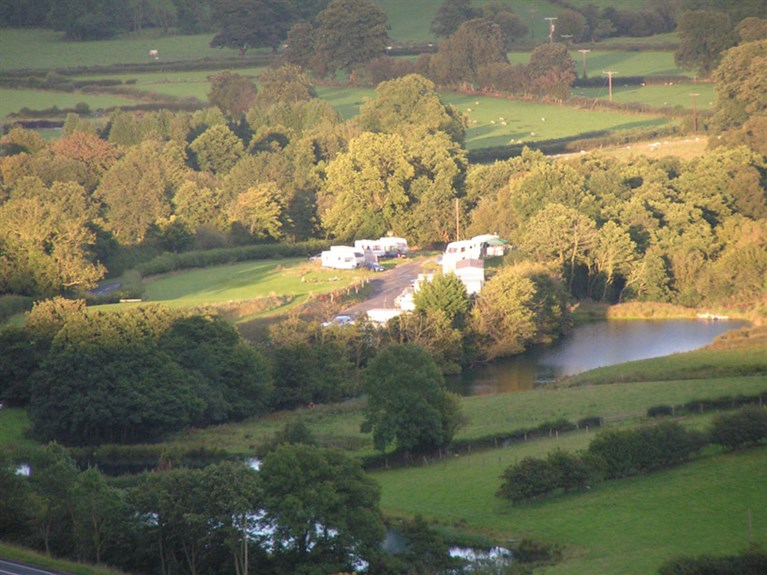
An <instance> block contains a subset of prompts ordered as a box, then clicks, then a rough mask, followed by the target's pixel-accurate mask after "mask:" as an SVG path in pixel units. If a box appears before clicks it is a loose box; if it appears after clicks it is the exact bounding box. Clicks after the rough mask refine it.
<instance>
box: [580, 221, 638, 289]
mask: <svg viewBox="0 0 767 575" xmlns="http://www.w3.org/2000/svg"><path fill="white" fill-rule="evenodd" d="M636 250H637V247H636V244H635V243H634V241H633V240H632V239H631V236H630V235H629V234H628V232H626V231H625V230H623V229H621V228H620V226H618V224H616V223H615V222H612V221H610V222H607V223H605V225H603V226H602V227H601V228H600V229H599V231H598V232H597V238H596V242H595V244H594V247H593V248H592V251H591V253H592V256H593V258H594V266H595V268H596V271H597V273H598V274H601V275H602V276H603V278H602V279H603V281H604V289H603V291H602V299H603V300H605V299H606V298H607V294H608V290H609V289H610V287H611V286H612V285H613V282H614V281H615V278H616V275H617V274H621V275H623V276H624V277H625V276H626V275H628V273H629V271H630V269H631V265H632V263H633V262H634V261H635V260H636V257H637V254H636Z"/></svg>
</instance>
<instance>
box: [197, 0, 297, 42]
mask: <svg viewBox="0 0 767 575" xmlns="http://www.w3.org/2000/svg"><path fill="white" fill-rule="evenodd" d="M211 10H212V12H213V18H214V19H215V20H216V21H217V22H218V23H219V25H220V26H221V32H219V33H218V34H216V35H215V36H214V37H213V39H212V40H211V41H210V46H211V48H234V49H238V50H239V51H240V55H243V54H245V52H246V51H247V50H248V49H249V48H272V49H273V50H276V49H277V47H278V46H279V45H280V43H281V42H282V41H283V40H284V39H285V37H286V35H287V33H288V29H289V28H290V25H291V23H292V19H291V10H290V5H289V2H288V1H287V0H214V1H212V2H211Z"/></svg>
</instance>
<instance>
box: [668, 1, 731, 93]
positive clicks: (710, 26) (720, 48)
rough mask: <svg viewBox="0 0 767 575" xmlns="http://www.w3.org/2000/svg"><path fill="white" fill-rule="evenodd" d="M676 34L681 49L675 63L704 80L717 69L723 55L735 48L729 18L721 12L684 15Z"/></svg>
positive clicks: (677, 53) (675, 57)
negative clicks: (693, 71)
mask: <svg viewBox="0 0 767 575" xmlns="http://www.w3.org/2000/svg"><path fill="white" fill-rule="evenodd" d="M677 33H678V34H679V47H678V48H677V50H676V52H675V53H674V62H676V65H677V66H679V67H680V68H684V69H686V70H696V71H697V73H698V74H699V75H700V76H702V77H704V78H707V77H708V76H709V75H710V74H711V72H713V71H714V69H716V67H717V65H718V64H719V61H720V60H721V58H722V55H723V54H724V51H725V50H727V49H728V48H731V47H732V46H733V45H734V44H735V38H734V34H733V30H732V24H731V23H730V17H729V16H728V15H727V14H725V13H722V12H710V11H706V10H692V11H688V12H683V13H682V15H681V16H680V17H679V21H678V23H677Z"/></svg>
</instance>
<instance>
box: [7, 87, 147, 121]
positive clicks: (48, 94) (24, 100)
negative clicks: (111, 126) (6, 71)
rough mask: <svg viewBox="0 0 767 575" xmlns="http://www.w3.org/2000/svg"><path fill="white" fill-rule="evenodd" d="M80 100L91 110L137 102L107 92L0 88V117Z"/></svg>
mask: <svg viewBox="0 0 767 575" xmlns="http://www.w3.org/2000/svg"><path fill="white" fill-rule="evenodd" d="M80 102H83V103H85V104H88V106H90V108H91V110H98V109H99V108H102V109H103V108H110V107H113V106H132V105H135V104H138V103H139V102H138V101H137V100H132V99H129V98H125V97H122V96H113V95H109V94H106V95H97V94H81V93H72V92H53V91H50V90H11V89H8V88H0V118H3V117H5V116H6V115H8V114H10V113H15V112H18V111H19V110H21V109H22V108H29V109H30V110H45V109H48V108H51V107H53V106H56V107H58V108H59V109H63V108H74V107H75V105H76V104H79V103H80ZM62 117H63V114H62Z"/></svg>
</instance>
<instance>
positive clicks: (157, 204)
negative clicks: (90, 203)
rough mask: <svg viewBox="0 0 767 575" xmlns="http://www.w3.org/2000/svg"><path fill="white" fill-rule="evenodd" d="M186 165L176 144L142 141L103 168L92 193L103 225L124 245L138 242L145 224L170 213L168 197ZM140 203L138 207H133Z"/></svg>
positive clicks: (147, 224) (143, 232)
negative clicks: (100, 209)
mask: <svg viewBox="0 0 767 575" xmlns="http://www.w3.org/2000/svg"><path fill="white" fill-rule="evenodd" d="M185 171H186V168H185V166H184V158H183V151H182V150H180V149H178V147H177V144H175V143H167V144H161V143H159V142H156V141H151V140H149V141H146V142H144V143H142V144H140V145H138V146H134V147H132V148H130V149H129V150H128V152H127V153H126V154H125V156H123V157H122V158H121V159H119V160H118V161H117V162H115V164H113V165H112V167H111V168H109V170H107V171H106V173H105V174H104V176H103V177H102V179H101V183H100V184H99V187H98V188H97V190H96V192H95V194H94V195H95V197H96V198H98V199H99V200H100V201H102V202H104V205H105V216H106V227H107V229H108V230H109V231H111V232H112V233H114V235H115V237H116V238H117V239H118V240H119V241H121V242H122V243H125V244H136V243H139V242H141V241H142V240H143V239H144V236H145V235H146V233H147V231H148V229H149V226H150V225H151V224H153V223H154V222H156V221H158V220H159V219H161V218H166V217H168V216H169V215H170V213H171V204H170V199H171V197H172V194H173V191H174V190H175V189H176V187H177V186H178V185H179V184H180V183H181V181H182V177H183V174H184V172H185ZM136 206H141V209H136Z"/></svg>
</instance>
